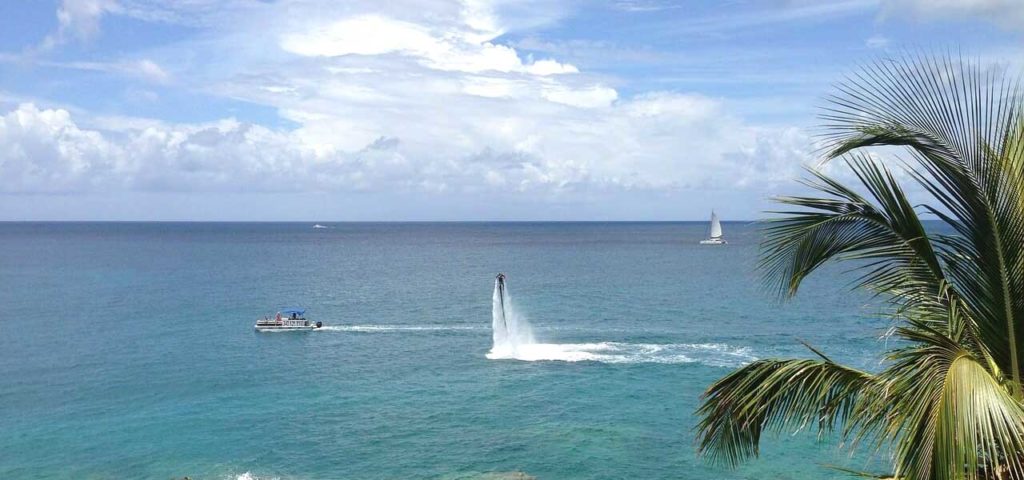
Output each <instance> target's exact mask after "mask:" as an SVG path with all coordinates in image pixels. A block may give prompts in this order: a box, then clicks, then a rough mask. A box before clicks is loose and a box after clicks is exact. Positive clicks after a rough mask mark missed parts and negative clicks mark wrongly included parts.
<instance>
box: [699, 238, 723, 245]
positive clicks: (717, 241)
mask: <svg viewBox="0 0 1024 480" xmlns="http://www.w3.org/2000/svg"><path fill="white" fill-rule="evenodd" d="M700 244H701V245H728V244H729V242H727V241H725V240H722V239H720V238H711V239H707V240H701V241H700Z"/></svg>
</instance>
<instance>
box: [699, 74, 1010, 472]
mask: <svg viewBox="0 0 1024 480" xmlns="http://www.w3.org/2000/svg"><path fill="white" fill-rule="evenodd" d="M836 90H837V93H836V94H834V95H833V96H831V97H829V98H828V106H827V107H826V108H825V113H824V114H823V117H822V118H823V119H824V121H825V123H826V125H825V139H826V145H827V147H826V149H825V157H826V158H827V159H837V158H838V159H841V160H843V161H844V162H845V164H846V165H847V166H848V168H849V169H850V170H852V173H853V174H854V175H855V177H856V186H855V187H849V186H846V185H843V184H842V183H841V182H839V181H837V180H836V179H835V178H833V177H830V176H828V175H826V174H824V173H821V172H820V171H811V172H810V175H811V178H810V179H809V180H806V181H805V184H806V185H808V186H809V187H811V188H812V189H813V190H814V191H815V193H814V196H796V197H782V198H778V199H777V200H778V201H779V202H781V203H782V204H784V205H786V206H788V207H787V208H786V211H783V212H776V213H777V214H778V215H777V216H776V217H773V218H771V219H770V220H767V225H766V227H765V236H764V240H763V243H762V261H761V268H762V271H763V272H764V273H765V279H766V281H767V282H768V283H769V285H771V286H775V287H777V288H778V290H779V293H780V295H781V296H783V297H791V296H793V295H795V294H796V293H797V290H798V288H799V287H800V284H801V282H802V281H803V280H804V278H806V277H807V276H808V275H810V274H811V273H812V272H813V271H814V270H815V269H817V268H818V267H819V266H821V265H822V264H824V263H826V262H829V261H832V260H836V261H843V260H853V269H854V270H855V271H857V272H859V274H860V276H859V277H858V278H859V281H858V282H857V286H858V287H859V288H864V289H868V290H870V291H872V292H874V293H876V294H877V295H879V296H880V297H881V298H884V299H885V300H887V301H888V302H890V303H891V306H892V309H891V311H892V312H893V317H894V319H895V320H894V321H895V322H896V323H895V328H894V329H893V330H892V331H891V332H892V335H894V336H895V337H897V338H898V339H899V341H897V342H894V344H896V345H898V346H897V347H895V348H893V349H891V350H889V351H887V352H885V354H884V357H883V358H882V360H883V362H882V364H881V366H880V368H879V371H863V370H859V369H855V368H850V367H848V366H844V365H841V364H839V363H836V362H835V361H833V360H832V359H830V358H829V357H828V356H827V355H826V354H825V353H823V352H821V351H819V350H817V349H814V348H813V347H811V348H810V350H811V351H812V352H813V354H814V355H813V359H788V360H778V359H769V360H759V361H755V362H753V363H750V364H748V365H746V366H744V367H742V368H740V369H738V370H736V371H734V372H732V373H730V374H729V375H727V376H725V377H724V378H722V379H720V380H718V381H717V382H715V383H714V384H713V385H712V386H710V387H709V388H708V390H707V391H706V392H705V394H704V396H703V398H702V404H701V406H700V408H699V410H698V416H699V417H700V422H699V425H698V427H697V436H698V449H699V451H700V453H701V454H702V455H704V456H706V457H708V458H710V459H711V460H712V461H715V462H719V463H724V464H727V465H735V464H737V463H738V462H739V461H741V460H744V459H747V458H749V457H756V456H757V454H758V444H759V442H760V439H761V432H762V431H765V430H784V431H790V430H798V429H800V428H802V427H805V426H809V427H811V428H813V429H816V430H817V431H818V432H819V435H821V434H827V433H829V432H835V434H837V435H838V436H839V437H840V438H841V439H843V440H844V444H848V445H854V446H856V445H863V444H866V445H868V446H869V447H871V448H872V450H873V451H887V452H890V454H891V460H892V469H893V472H892V473H891V476H892V477H895V478H900V479H914V480H924V479H941V480H945V479H1007V478H1012V479H1024V385H1022V379H1021V361H1022V360H1024V358H1022V355H1024V323H1022V321H1024V121H1022V120H1024V103H1022V101H1021V96H1020V93H1021V91H1020V89H1019V84H1018V81H1017V79H1016V78H1009V77H1008V76H1007V75H1005V74H1004V72H1003V71H1002V70H999V69H996V68H987V67H985V66H983V65H981V64H979V63H975V62H972V61H965V60H962V59H957V58H952V57H941V58H935V57H927V56H922V55H917V54H909V55H906V56H904V57H902V58H898V59H892V60H880V61H878V62H875V63H873V64H870V65H868V66H866V67H864V68H863V69H862V70H861V71H860V72H859V73H856V74H855V75H852V76H850V77H848V78H847V80H846V81H844V82H843V83H841V84H839V85H838V86H837V88H836ZM876 146H896V147H900V148H902V149H905V150H906V153H905V154H902V156H903V157H905V158H903V159H902V160H900V161H899V162H898V163H897V162H896V161H893V162H892V163H895V164H897V165H896V166H898V168H900V169H901V170H902V171H903V172H905V175H897V174H895V173H894V172H893V171H892V170H891V169H890V166H887V165H886V164H887V163H890V162H886V161H881V160H876V158H875V157H874V156H872V155H870V154H868V153H864V152H863V151H862V149H864V148H865V147H876ZM851 178H852V177H851ZM901 179H902V180H901ZM906 183H914V184H916V185H917V186H919V187H921V189H922V193H921V196H922V197H925V199H926V200H925V201H926V203H924V204H921V205H915V204H913V203H911V201H910V200H908V198H907V195H906V194H905V190H904V188H903V184H906ZM922 215H931V216H934V217H935V218H937V219H938V220H939V221H940V222H942V223H944V224H945V227H943V228H930V227H929V228H926V227H925V225H923V224H922V222H921V217H922ZM943 231H945V232H946V233H942V232H943ZM887 310H888V309H887ZM809 347H810V346H809Z"/></svg>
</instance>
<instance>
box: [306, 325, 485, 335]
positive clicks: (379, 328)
mask: <svg viewBox="0 0 1024 480" xmlns="http://www.w3.org/2000/svg"><path fill="white" fill-rule="evenodd" d="M484 328H485V327H482V326H480V325H324V326H323V327H320V328H318V329H316V331H325V332H359V333H401V332H447V331H463V330H483V329H484Z"/></svg>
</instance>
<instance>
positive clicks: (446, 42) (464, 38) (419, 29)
mask: <svg viewBox="0 0 1024 480" xmlns="http://www.w3.org/2000/svg"><path fill="white" fill-rule="evenodd" d="M452 27H454V28H447V29H436V30H437V31H432V29H431V28H430V27H428V26H424V25H419V24H416V23H412V22H406V21H402V20H396V19H393V18H388V17H385V16H381V15H375V14H373V15H357V16H353V17H349V18H345V19H343V20H339V21H335V22H332V23H329V24H326V25H320V26H316V27H312V28H310V29H308V30H307V31H302V32H292V33H287V34H284V35H282V37H281V43H280V44H281V48H282V49H284V50H285V51H288V52H291V53H295V54H298V55H303V56H307V57H339V56H343V55H367V56H369V55H386V54H399V55H406V56H410V57H413V58H416V59H418V60H419V61H420V62H421V63H422V64H423V65H424V66H427V67H430V68H434V69H437V70H447V71H458V72H468V73H481V72H487V71H495V72H504V73H508V72H521V73H528V74H533V75H557V74H566V73H577V72H578V71H579V70H578V69H577V68H576V67H574V66H572V65H565V64H561V63H558V62H556V61H554V60H550V59H548V60H541V61H538V62H532V63H523V61H522V60H521V59H520V58H519V55H518V54H517V53H516V51H515V49H513V48H511V47H508V46H505V45H498V44H494V43H491V42H489V41H488V40H490V39H491V38H492V37H493V36H494V32H493V30H486V31H485V33H481V30H480V28H484V27H486V28H488V29H494V28H496V27H494V25H493V19H486V20H485V19H481V18H477V17H470V18H469V20H467V23H465V24H457V25H453V26H452Z"/></svg>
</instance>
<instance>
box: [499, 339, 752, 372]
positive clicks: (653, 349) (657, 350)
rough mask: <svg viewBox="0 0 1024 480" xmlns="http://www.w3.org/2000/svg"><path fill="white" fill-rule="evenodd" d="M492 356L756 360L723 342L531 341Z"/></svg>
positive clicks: (717, 363)
mask: <svg viewBox="0 0 1024 480" xmlns="http://www.w3.org/2000/svg"><path fill="white" fill-rule="evenodd" d="M487 358H489V359H491V360H521V361H525V362H539V361H561V362H601V363H666V364H668V363H701V364H704V365H709V366H713V367H738V366H741V365H744V364H747V363H750V362H752V361H754V360H757V357H756V356H754V354H753V352H752V351H751V350H750V348H747V347H734V346H731V345H726V344H721V343H626V342H598V343H530V344H522V345H519V346H518V347H517V348H515V349H505V350H502V349H492V350H491V351H490V353H488V354H487Z"/></svg>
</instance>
